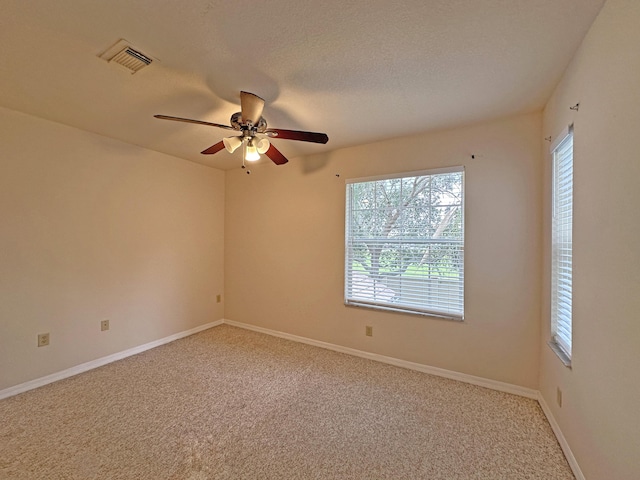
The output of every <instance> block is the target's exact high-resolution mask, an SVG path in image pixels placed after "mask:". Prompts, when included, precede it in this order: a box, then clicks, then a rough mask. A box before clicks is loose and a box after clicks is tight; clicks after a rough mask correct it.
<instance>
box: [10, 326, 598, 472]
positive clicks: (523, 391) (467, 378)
mask: <svg viewBox="0 0 640 480" xmlns="http://www.w3.org/2000/svg"><path fill="white" fill-rule="evenodd" d="M223 323H225V324H227V325H232V326H234V327H239V328H244V329H246V330H253V331H255V332H260V333H265V334H267V335H271V336H274V337H280V338H284V339H287V340H292V341H294V342H300V343H305V344H307V345H313V346H316V347H320V348H326V349H328V350H333V351H336V352H341V353H346V354H349V355H354V356H356V357H362V358H367V359H369V360H375V361H377V362H382V363H387V364H389V365H395V366H397V367H402V368H408V369H410V370H416V371H419V372H423V373H428V374H431V375H437V376H439V377H444V378H450V379H452V380H458V381H460V382H465V383H470V384H472V385H478V386H480V387H485V388H490V389H492V390H498V391H501V392H506V393H511V394H514V395H519V396H521V397H527V398H532V399H534V400H537V401H538V403H539V404H540V407H541V408H542V411H543V412H544V414H545V416H546V417H547V420H548V421H549V424H550V425H551V429H552V430H553V433H554V434H555V436H556V438H557V439H558V443H559V444H560V447H561V448H562V451H563V452H564V454H565V457H566V458H567V461H568V462H569V466H570V467H571V470H572V471H573V474H574V475H575V477H576V480H585V477H584V474H583V473H582V470H580V466H579V465H578V462H577V461H576V458H575V457H574V455H573V452H572V451H571V448H570V447H569V444H568V443H567V440H566V438H565V437H564V434H563V433H562V430H560V426H559V425H558V422H557V421H556V419H555V418H554V416H553V414H552V413H551V409H550V408H549V406H548V405H547V403H546V401H545V400H544V398H543V397H542V395H541V393H540V392H539V391H537V390H533V389H531V388H526V387H521V386H519V385H512V384H510V383H505V382H499V381H497V380H489V379H486V378H482V377H476V376H473V375H467V374H465V373H459V372H454V371H451V370H445V369H443V368H437V367H431V366H428V365H423V364H421V363H415V362H408V361H406V360H400V359H397V358H393V357H387V356H385V355H379V354H377V353H370V352H365V351H362V350H357V349H355V348H349V347H343V346H340V345H335V344H332V343H328V342H322V341H319V340H313V339H311V338H307V337H300V336H298V335H292V334H290V333H285V332H279V331H277V330H271V329H269V328H263V327H257V326H255V325H250V324H248V323H241V322H236V321H234V320H228V319H223V320H217V321H215V322H210V323H206V324H204V325H200V326H198V327H195V328H192V329H190V330H185V331H183V332H179V333H176V334H174V335H169V336H168V337H164V338H161V339H159V340H155V341H153V342H149V343H145V344H144V345H139V346H137V347H133V348H130V349H128V350H124V351H122V352H118V353H114V354H112V355H108V356H106V357H102V358H98V359H96V360H92V361H90V362H86V363H82V364H80V365H76V366H75V367H71V368H68V369H66V370H62V371H61V372H56V373H53V374H51V375H47V376H45V377H41V378H37V379H35V380H30V381H28V382H25V383H21V384H19V385H15V386H13V387H9V388H6V389H4V390H0V400H2V399H3V398H8V397H11V396H13V395H18V394H19V393H23V392H26V391H28V390H33V389H34V388H38V387H42V386H44V385H47V384H49V383H53V382H56V381H58V380H62V379H64V378H68V377H72V376H73V375H77V374H79V373H82V372H86V371H88V370H92V369H94V368H97V367H101V366H103V365H106V364H108V363H111V362H115V361H117V360H121V359H123V358H126V357H130V356H132V355H136V354H138V353H142V352H144V351H145V350H150V349H152V348H155V347H159V346H160V345H164V344H166V343H170V342H173V341H175V340H178V339H180V338H184V337H188V336H189V335H193V334H195V333H198V332H201V331H203V330H207V329H209V328H212V327H216V326H218V325H222V324H223Z"/></svg>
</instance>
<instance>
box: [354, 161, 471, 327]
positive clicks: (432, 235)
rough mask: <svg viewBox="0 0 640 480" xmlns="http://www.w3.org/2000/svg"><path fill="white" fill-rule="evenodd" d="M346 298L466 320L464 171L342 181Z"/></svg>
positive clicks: (443, 171)
mask: <svg viewBox="0 0 640 480" xmlns="http://www.w3.org/2000/svg"><path fill="white" fill-rule="evenodd" d="M346 193H347V195H346V199H347V202H346V228H345V232H346V255H345V304H347V305H356V306H365V307H373V308H379V309H385V310H393V311H402V312H410V313H417V314H423V315H435V316H440V317H446V318H452V319H456V320H462V319H463V318H464V171H463V168H462V167H455V168H449V169H441V170H431V171H428V172H419V173H410V174H404V175H398V176H392V177H389V176H388V177H384V178H379V177H378V178H365V179H354V180H348V181H347V192H346Z"/></svg>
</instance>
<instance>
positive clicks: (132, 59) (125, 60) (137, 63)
mask: <svg viewBox="0 0 640 480" xmlns="http://www.w3.org/2000/svg"><path fill="white" fill-rule="evenodd" d="M152 61H153V60H151V59H150V58H149V57H147V56H146V55H143V54H142V53H140V52H137V51H136V50H134V49H133V48H129V47H127V48H125V49H124V50H122V51H121V52H119V53H116V55H115V56H114V57H113V58H112V59H111V60H109V62H115V63H117V64H118V65H122V66H123V67H124V68H128V69H129V70H131V71H132V72H133V73H135V72H137V71H138V70H140V69H141V68H143V67H146V66H147V65H149V64H150V63H151V62H152Z"/></svg>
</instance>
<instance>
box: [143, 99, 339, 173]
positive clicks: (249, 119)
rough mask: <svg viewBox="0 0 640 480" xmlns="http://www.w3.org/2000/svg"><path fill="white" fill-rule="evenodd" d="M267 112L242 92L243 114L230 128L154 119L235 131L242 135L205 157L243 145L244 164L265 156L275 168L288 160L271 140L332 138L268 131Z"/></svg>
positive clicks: (261, 102) (319, 140)
mask: <svg viewBox="0 0 640 480" xmlns="http://www.w3.org/2000/svg"><path fill="white" fill-rule="evenodd" d="M263 109H264V100H263V99H262V98H260V97H259V96H257V95H255V94H253V93H249V92H240V111H239V112H236V113H234V114H233V115H231V120H230V122H229V123H231V126H228V125H221V124H219V123H211V122H204V121H201V120H193V119H190V118H181V117H172V116H168V115H154V117H155V118H159V119H162V120H172V121H175V122H185V123H195V124H198V125H207V126H210V127H217V128H222V129H225V130H236V131H239V132H240V133H241V134H242V135H238V136H233V137H227V138H224V139H222V141H220V142H218V143H216V144H214V145H212V146H210V147H209V148H207V149H205V150H203V151H202V152H201V153H202V154H204V155H212V154H215V153H218V152H219V151H220V150H222V149H226V150H227V152H229V153H233V152H235V151H236V150H237V149H238V147H240V145H244V151H243V156H242V158H243V160H247V161H249V162H254V161H257V160H260V155H262V154H265V155H267V157H269V158H270V159H271V161H272V162H273V163H275V164H276V165H283V164H285V163H287V162H288V161H289V160H287V158H286V157H285V156H284V155H283V154H282V153H281V152H280V151H279V150H278V149H277V148H276V147H274V146H273V144H271V142H269V138H277V139H282V140H297V141H299V142H312V143H322V144H324V143H327V142H328V141H329V137H328V136H327V134H326V133H317V132H304V131H300V130H282V129H277V128H271V129H270V128H268V126H267V121H266V120H265V118H264V117H263V116H262V110H263Z"/></svg>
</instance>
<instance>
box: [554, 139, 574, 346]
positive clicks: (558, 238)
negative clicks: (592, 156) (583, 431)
mask: <svg viewBox="0 0 640 480" xmlns="http://www.w3.org/2000/svg"><path fill="white" fill-rule="evenodd" d="M552 152H553V220H552V226H551V228H552V233H551V236H552V240H551V241H552V246H551V257H552V259H551V262H552V264H551V275H552V278H551V334H552V337H553V341H554V342H555V343H556V344H557V345H558V346H560V348H561V349H562V350H563V351H564V353H566V354H567V356H568V357H569V358H571V312H572V308H571V302H572V300H571V297H572V243H573V239H572V230H573V129H572V128H570V129H569V131H568V132H567V133H566V135H563V136H561V137H560V138H559V140H558V141H557V142H556V144H555V145H553V146H552Z"/></svg>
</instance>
